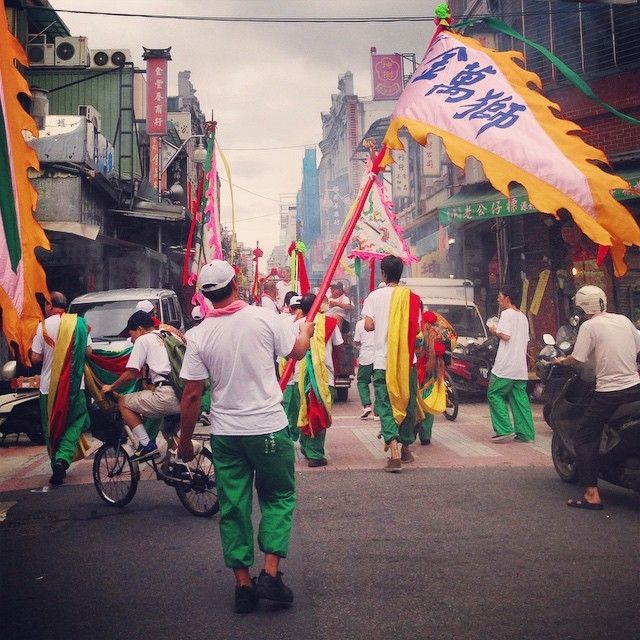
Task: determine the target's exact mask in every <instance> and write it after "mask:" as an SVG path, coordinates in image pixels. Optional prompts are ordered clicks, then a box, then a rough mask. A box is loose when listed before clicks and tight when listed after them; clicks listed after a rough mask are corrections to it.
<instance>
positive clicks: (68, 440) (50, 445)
mask: <svg viewBox="0 0 640 640" xmlns="http://www.w3.org/2000/svg"><path fill="white" fill-rule="evenodd" d="M68 306H69V305H68V303H67V298H66V296H65V295H64V294H62V293H60V292H59V291H52V292H51V302H49V301H48V300H47V301H46V302H45V312H46V315H47V318H46V320H45V321H44V322H41V323H40V324H39V325H38V328H37V329H36V335H35V336H34V338H33V343H32V345H31V361H32V363H33V364H40V363H42V371H41V373H40V416H41V420H42V432H43V435H44V437H45V442H46V443H47V450H48V452H49V457H50V458H51V471H52V475H51V478H50V480H49V482H50V484H52V485H60V484H62V483H63V482H64V479H65V477H66V475H67V469H68V468H69V466H70V465H71V462H72V461H73V457H74V454H75V451H76V447H77V445H78V442H79V440H80V436H81V435H82V432H83V431H84V430H85V429H86V428H87V427H88V426H89V414H88V412H87V401H86V398H85V393H84V376H83V375H82V368H83V365H84V356H85V355H87V356H88V355H90V354H91V336H90V335H89V332H88V328H87V326H86V322H85V320H84V318H77V317H76V315H75V314H67V308H68ZM63 316H64V317H65V320H64V323H65V325H66V326H65V328H67V329H68V328H69V327H70V326H72V325H73V324H74V319H75V324H76V327H75V328H72V332H69V333H72V338H71V345H72V346H73V347H74V348H69V346H68V345H67V344H66V343H64V342H63V343H60V344H59V342H58V334H59V332H60V326H61V324H62V323H63V320H62V319H63ZM63 333H64V330H63ZM69 333H67V336H69ZM56 349H58V350H60V353H56ZM65 352H66V353H69V352H70V353H71V355H70V356H67V357H69V364H70V367H69V368H70V372H71V373H70V376H69V378H68V379H67V382H68V385H69V386H68V388H67V389H66V391H65V393H64V394H63V397H60V396H59V394H57V393H56V392H55V390H57V388H58V381H59V380H60V379H61V378H62V377H63V373H62V371H61V370H60V368H57V369H56V372H54V375H53V378H54V380H52V369H53V362H54V356H55V358H56V359H57V358H58V357H59V356H60V357H62V358H64V357H65V356H64V355H63V354H64V353H65ZM83 352H84V353H83ZM74 356H75V357H74ZM65 362H66V360H65ZM63 369H64V367H63ZM51 387H53V389H52V388H51ZM50 392H51V394H55V397H51V398H50V397H49V396H50ZM65 402H67V403H68V409H67V411H66V421H65V422H66V423H65V424H62V425H61V424H55V416H59V415H62V414H63V413H64V412H63V411H55V412H54V410H55V409H56V405H57V408H58V409H61V407H60V405H59V403H62V404H64V403H65ZM49 409H51V414H52V415H49ZM52 416H53V417H52Z"/></svg>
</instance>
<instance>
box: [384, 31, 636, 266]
mask: <svg viewBox="0 0 640 640" xmlns="http://www.w3.org/2000/svg"><path fill="white" fill-rule="evenodd" d="M523 60H524V57H523V56H522V54H521V53H519V52H517V51H507V52H500V51H495V50H493V49H487V48H486V47H483V46H482V45H481V44H480V43H479V42H478V41H477V40H475V39H473V38H468V37H466V36H462V35H460V34H458V33H456V32H454V31H452V30H450V29H448V28H444V29H442V30H441V31H440V32H439V33H437V35H436V37H435V38H434V39H433V42H432V44H431V46H430V47H429V49H428V50H427V52H426V54H425V56H424V58H423V60H422V62H421V63H420V65H419V66H418V68H417V69H416V72H415V73H414V75H413V77H412V78H411V80H410V82H409V83H408V84H407V86H406V87H405V89H404V91H403V93H402V95H401V96H400V98H399V100H398V102H397V105H396V108H395V109H394V112H393V115H392V117H391V123H390V126H389V129H388V131H387V134H386V136H385V139H384V143H385V144H386V145H387V154H386V156H385V158H384V160H383V162H382V165H383V166H386V165H388V164H390V163H391V162H393V159H392V157H391V153H390V150H391V149H403V148H404V147H403V145H402V143H401V141H400V139H399V137H398V132H399V130H400V129H401V128H403V127H406V129H407V130H408V131H409V133H410V134H411V136H412V137H413V138H414V139H415V140H416V142H418V143H419V144H422V145H424V144H425V142H426V139H427V135H429V134H433V135H436V136H439V137H440V138H442V141H443V144H444V146H445V148H446V151H447V153H448V154H449V157H450V158H451V160H452V162H454V163H455V164H456V165H458V166H459V167H464V164H465V159H466V158H468V157H469V156H473V157H475V158H476V159H477V160H479V161H480V162H481V163H482V166H483V168H484V172H485V175H486V176H487V179H488V180H489V182H490V183H491V184H492V185H493V187H494V188H495V189H497V190H498V191H500V192H502V193H503V194H504V195H505V196H507V197H509V188H510V184H511V183H513V182H515V183H518V184H521V185H522V186H523V187H524V188H525V189H526V190H527V195H528V198H529V201H530V202H531V204H533V206H534V207H536V209H538V210H539V211H541V212H543V213H548V214H551V215H553V216H555V217H557V216H558V211H559V210H561V209H566V210H567V211H569V213H570V214H571V216H572V217H573V219H574V221H575V222H576V224H577V225H578V226H579V227H580V229H582V231H583V232H584V233H585V234H586V235H587V236H588V237H589V238H590V239H591V240H593V241H594V242H595V243H597V244H599V245H602V246H606V247H611V254H612V258H613V265H614V270H615V273H616V275H617V276H622V275H624V274H625V272H626V271H627V267H626V265H625V263H624V254H625V252H626V246H628V245H632V244H633V245H639V246H640V228H638V225H637V224H636V222H635V220H634V219H633V217H632V215H631V214H630V213H629V211H628V210H627V209H626V208H625V207H623V206H622V205H621V204H620V203H619V202H617V200H615V198H614V197H613V196H612V194H611V192H612V190H613V189H625V188H629V185H628V184H627V182H626V181H625V180H623V179H622V178H620V177H618V176H615V175H611V174H609V173H606V172H605V171H603V170H602V169H600V168H599V167H598V166H596V165H595V164H594V163H593V162H592V161H594V160H597V161H600V162H604V163H606V162H607V158H606V156H605V155H604V153H603V152H602V151H600V150H599V149H596V148H595V147H592V146H590V145H588V144H587V143H586V142H584V140H582V139H581V138H580V137H579V136H577V135H575V133H576V132H577V131H580V130H581V129H580V127H579V126H578V125H576V124H575V123H573V122H570V121H569V120H564V119H561V118H558V117H556V116H555V115H554V114H553V112H552V111H551V110H552V109H555V110H559V107H558V105H556V104H554V103H552V102H551V101H550V100H548V99H547V98H546V97H545V96H543V95H542V93H540V91H537V90H536V89H535V88H532V87H531V86H530V85H533V86H534V87H537V89H541V87H542V84H541V82H540V79H539V78H538V76H537V75H535V74H534V73H530V72H528V71H526V70H525V69H523V68H522V67H521V66H520V65H519V64H517V62H516V61H523Z"/></svg>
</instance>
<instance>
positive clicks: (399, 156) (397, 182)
mask: <svg viewBox="0 0 640 640" xmlns="http://www.w3.org/2000/svg"><path fill="white" fill-rule="evenodd" d="M393 158H394V160H395V164H394V165H392V167H391V178H392V184H393V197H394V198H408V197H409V195H410V192H409V162H408V158H407V152H406V151H394V152H393Z"/></svg>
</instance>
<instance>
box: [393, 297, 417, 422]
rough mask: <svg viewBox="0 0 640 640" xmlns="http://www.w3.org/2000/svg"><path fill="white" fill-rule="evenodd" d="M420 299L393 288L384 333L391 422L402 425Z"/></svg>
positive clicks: (407, 397)
mask: <svg viewBox="0 0 640 640" xmlns="http://www.w3.org/2000/svg"><path fill="white" fill-rule="evenodd" d="M419 316H420V298H419V296H417V295H416V294H415V293H413V292H412V291H411V290H410V289H408V288H407V287H394V290H393V294H392V296H391V304H390V308H389V329H388V331H387V345H388V346H387V370H386V383H387V392H388V394H389V401H390V402H391V409H392V410H393V419H394V420H395V421H396V424H398V425H399V424H401V423H402V421H403V420H404V419H405V418H406V416H407V406H408V404H409V395H410V390H409V371H410V370H411V366H412V364H413V356H414V353H415V346H416V336H417V335H418V330H419V327H418V318H419Z"/></svg>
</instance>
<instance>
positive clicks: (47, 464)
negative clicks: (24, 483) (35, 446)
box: [22, 453, 51, 478]
mask: <svg viewBox="0 0 640 640" xmlns="http://www.w3.org/2000/svg"><path fill="white" fill-rule="evenodd" d="M38 459H39V460H37V463H36V464H34V465H33V466H30V467H29V470H28V471H27V473H25V474H24V475H23V476H22V477H23V478H31V477H32V476H46V475H47V474H50V473H51V460H50V459H49V454H48V453H43V454H41V455H40V456H38Z"/></svg>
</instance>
